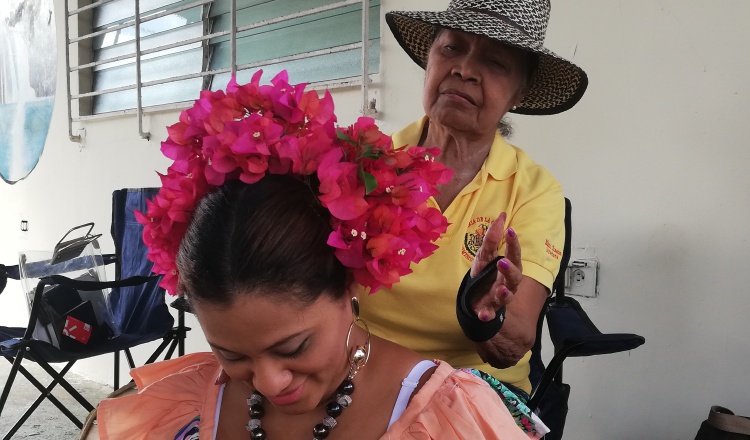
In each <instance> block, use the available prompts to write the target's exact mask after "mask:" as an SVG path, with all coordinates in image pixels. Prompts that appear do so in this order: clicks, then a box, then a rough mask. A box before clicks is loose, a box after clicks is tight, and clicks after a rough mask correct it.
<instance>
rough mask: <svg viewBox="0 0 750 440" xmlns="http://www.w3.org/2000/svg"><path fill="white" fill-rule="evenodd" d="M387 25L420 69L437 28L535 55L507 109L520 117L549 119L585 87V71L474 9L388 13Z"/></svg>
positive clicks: (574, 100)
mask: <svg viewBox="0 0 750 440" xmlns="http://www.w3.org/2000/svg"><path fill="white" fill-rule="evenodd" d="M385 21H386V23H388V26H389V27H390V29H391V32H392V33H393V36H394V37H396V41H398V43H399V44H400V45H401V47H402V48H403V49H404V51H405V52H406V53H407V54H408V55H409V57H411V59H412V60H414V62H415V63H417V64H418V65H419V66H420V67H422V68H425V67H426V65H427V54H428V53H429V50H430V46H431V45H432V41H433V38H434V36H435V28H436V27H444V28H448V29H453V30H458V31H463V32H469V33H472V34H476V35H483V36H486V37H488V38H490V39H492V40H496V41H499V42H501V43H504V44H508V45H510V46H515V47H518V48H520V49H523V50H527V51H530V52H533V53H535V54H537V55H538V56H539V65H538V67H537V71H536V73H535V74H534V76H533V77H532V79H531V81H530V83H529V87H528V90H527V91H526V95H525V96H524V98H523V101H521V103H520V104H519V105H518V106H517V107H516V109H515V110H511V112H513V113H518V114H522V115H553V114H557V113H562V112H564V111H566V110H568V109H570V108H571V107H573V106H574V105H575V104H576V103H577V102H578V101H579V100H580V99H581V97H582V96H583V93H584V92H585V91H586V87H587V86H588V77H587V76H586V72H584V71H583V69H581V68H580V67H578V66H576V65H575V64H573V63H571V62H570V61H568V60H566V59H564V58H562V57H560V56H558V55H556V54H555V53H553V52H552V51H550V50H548V49H547V48H545V47H544V46H543V43H542V42H541V41H538V40H535V39H533V38H531V37H529V36H528V35H527V34H526V33H524V32H523V31H522V30H520V28H517V27H516V26H514V25H513V24H512V23H511V22H509V21H505V20H502V19H500V18H498V17H495V16H493V15H488V14H483V13H481V12H478V11H476V10H460V9H454V10H447V11H434V12H432V11H392V12H388V13H386V14H385Z"/></svg>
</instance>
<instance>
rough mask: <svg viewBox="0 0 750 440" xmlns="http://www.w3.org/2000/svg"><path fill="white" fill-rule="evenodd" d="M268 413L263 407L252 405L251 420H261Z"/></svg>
mask: <svg viewBox="0 0 750 440" xmlns="http://www.w3.org/2000/svg"><path fill="white" fill-rule="evenodd" d="M265 413H266V412H265V411H264V410H263V405H260V404H258V405H251V406H250V418H251V419H259V418H261V417H263V414H265Z"/></svg>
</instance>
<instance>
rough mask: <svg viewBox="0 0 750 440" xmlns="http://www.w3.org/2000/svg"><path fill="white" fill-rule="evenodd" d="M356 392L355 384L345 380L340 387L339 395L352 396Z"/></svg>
mask: <svg viewBox="0 0 750 440" xmlns="http://www.w3.org/2000/svg"><path fill="white" fill-rule="evenodd" d="M353 392H354V384H353V383H352V381H351V380H345V381H343V382H341V385H339V394H347V395H351V394H352V393H353Z"/></svg>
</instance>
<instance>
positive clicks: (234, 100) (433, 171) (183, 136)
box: [136, 71, 452, 294]
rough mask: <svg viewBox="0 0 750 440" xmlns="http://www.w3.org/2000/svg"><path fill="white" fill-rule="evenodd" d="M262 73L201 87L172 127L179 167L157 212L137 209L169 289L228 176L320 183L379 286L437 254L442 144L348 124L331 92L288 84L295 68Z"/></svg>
mask: <svg viewBox="0 0 750 440" xmlns="http://www.w3.org/2000/svg"><path fill="white" fill-rule="evenodd" d="M261 76H262V71H257V72H255V73H254V74H253V76H252V79H251V81H250V82H249V83H247V84H243V85H240V84H238V83H237V81H236V79H235V77H232V79H231V80H230V81H229V84H228V85H227V88H226V91H224V90H218V91H210V90H204V91H202V92H201V93H200V97H199V99H197V100H196V101H195V103H194V105H193V106H192V107H191V108H189V109H187V110H185V111H183V112H181V113H180V118H179V121H178V122H177V123H175V124H173V125H171V126H169V127H167V133H168V137H167V139H166V140H165V141H164V142H162V145H161V150H162V153H163V154H164V155H165V156H166V157H168V158H169V159H172V161H173V163H172V164H171V165H170V166H169V168H168V169H167V172H166V174H160V175H159V176H160V179H161V182H162V187H161V189H160V190H159V193H158V194H157V195H156V196H155V197H154V198H153V199H152V200H149V201H147V202H146V212H145V213H143V212H136V220H137V221H138V222H139V223H141V224H142V225H143V241H144V243H145V244H146V246H148V248H149V251H148V258H149V260H151V261H152V262H153V263H154V266H153V272H154V273H157V274H162V275H163V278H162V280H161V286H162V287H164V288H165V289H166V290H167V291H168V292H169V293H171V294H177V293H179V292H177V290H176V289H177V286H178V284H179V283H178V282H179V272H178V271H177V266H176V264H175V258H176V255H177V252H178V250H179V246H180V242H181V241H182V238H183V237H184V235H185V232H186V230H187V227H188V225H189V223H190V220H191V217H192V214H193V211H194V210H195V208H196V206H197V204H198V202H199V201H200V199H201V198H202V197H204V196H205V195H206V194H208V193H209V192H211V191H213V190H214V189H215V188H217V187H219V186H221V185H223V184H225V183H226V182H229V181H234V180H240V181H242V182H245V183H248V184H252V183H255V182H257V181H258V180H260V179H262V178H263V177H264V176H265V175H267V174H291V175H294V176H298V177H299V178H300V179H301V180H303V181H305V182H310V183H313V182H318V183H319V185H318V186H317V187H312V188H311V190H312V191H314V192H316V193H317V195H318V200H319V201H320V203H321V205H322V206H324V207H326V208H327V209H328V210H329V212H330V214H331V219H330V226H331V233H330V234H329V236H328V245H329V246H331V247H332V248H333V249H334V254H335V255H336V258H337V259H338V260H339V261H340V262H341V264H343V265H344V266H345V267H347V268H349V270H351V271H352V273H353V275H354V278H355V280H357V282H359V283H361V284H362V285H363V286H366V287H368V288H369V289H370V293H374V292H377V291H378V290H379V289H380V288H381V287H388V288H390V287H391V286H392V285H393V283H396V282H398V280H399V279H400V277H402V276H403V275H406V274H408V273H411V268H410V265H411V264H412V263H415V262H418V261H419V260H421V259H423V258H426V257H427V256H429V255H431V254H432V253H433V252H434V251H435V249H436V248H437V246H436V245H435V244H434V241H436V240H437V239H439V238H440V236H441V234H443V233H444V232H445V231H446V228H447V226H448V223H447V221H446V219H445V217H443V215H442V214H441V213H440V211H439V210H437V209H435V208H430V207H428V206H427V203H426V201H427V199H428V198H429V197H430V195H435V194H436V193H437V190H436V188H435V186H436V185H439V184H444V183H447V182H448V181H449V180H450V178H451V175H452V174H451V173H452V172H451V171H450V170H448V169H447V168H446V167H445V166H444V165H443V164H442V163H440V162H437V161H435V160H434V157H435V156H436V155H438V154H440V150H439V149H436V148H433V149H428V148H422V147H408V146H405V147H404V148H399V149H393V147H392V145H391V139H390V137H388V136H387V135H385V134H383V133H382V132H381V131H380V129H379V128H378V127H377V125H376V123H375V120H373V119H372V118H366V117H361V118H359V119H357V121H356V122H355V123H354V124H352V125H350V126H348V127H344V128H337V127H336V125H335V124H336V120H337V119H336V115H335V113H334V105H333V98H332V97H331V95H330V93H329V92H328V91H327V90H326V91H325V92H324V93H323V95H322V96H321V95H319V94H318V93H317V92H315V91H305V87H306V85H305V84H304V83H302V84H296V85H292V84H289V77H288V75H287V73H286V72H285V71H281V72H279V73H278V74H277V75H276V76H274V78H273V79H271V81H270V84H261V83H260V80H261Z"/></svg>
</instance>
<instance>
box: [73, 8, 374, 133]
mask: <svg viewBox="0 0 750 440" xmlns="http://www.w3.org/2000/svg"><path fill="white" fill-rule="evenodd" d="M111 1H114V0H100V1H97V2H94V3H91V4H89V5H86V6H83V7H80V8H77V9H75V10H72V11H71V10H69V7H68V1H67V0H66V1H65V2H64V3H65V17H66V19H65V36H66V39H67V41H66V45H65V55H66V56H65V62H66V71H67V72H66V77H67V86H68V90H67V92H68V135H69V138H70V140H71V141H72V142H78V143H80V142H81V141H82V139H81V136H80V135H74V134H73V122H81V121H86V120H93V119H100V118H103V117H111V116H112V115H128V114H133V113H135V114H136V115H137V118H138V132H139V134H140V136H141V137H142V138H144V139H146V140H148V139H149V138H150V133H148V132H144V131H143V113H144V111H143V110H144V109H143V105H142V104H143V103H142V90H143V88H144V87H149V86H154V85H159V84H165V83H170V82H175V81H180V80H185V79H192V78H197V77H203V78H206V79H207V80H206V81H204V86H205V87H206V88H208V87H210V83H211V81H210V78H212V77H213V76H215V75H218V74H222V73H227V72H231V74H233V75H234V74H235V73H236V72H238V71H242V70H247V69H252V68H255V67H259V66H263V65H268V64H275V63H281V62H286V61H293V60H298V59H304V58H311V57H315V56H319V55H324V54H330V53H336V52H341V51H346V50H351V49H356V48H361V49H362V51H361V54H362V63H361V64H362V72H361V78H344V79H339V80H332V81H323V82H319V83H314V84H310V87H311V88H313V89H320V88H325V87H331V88H333V87H348V86H355V85H359V86H360V87H361V93H362V114H363V115H365V116H377V110H376V108H375V104H376V103H375V100H374V99H373V100H372V101H370V99H369V85H370V81H371V80H370V77H369V48H370V41H369V33H370V20H369V12H370V1H369V0H345V1H341V2H337V3H332V4H330V5H325V6H320V7H317V8H313V9H308V10H305V11H299V12H296V13H293V14H287V15H285V16H281V17H276V18H272V19H268V20H263V21H260V22H256V23H252V24H249V25H245V26H241V27H239V28H238V27H237V3H236V0H230V20H231V25H230V30H228V31H220V32H210V31H211V29H210V28H211V25H210V20H209V19H208V8H210V6H211V5H212V4H213V2H214V1H215V0H199V1H196V2H192V3H189V4H186V5H183V6H180V7H178V8H175V9H170V10H167V11H163V12H160V13H156V14H152V15H149V16H148V17H143V18H141V16H140V6H139V2H138V1H137V0H135V1H134V4H135V16H134V21H133V22H131V23H127V24H122V25H118V26H114V27H111V28H107V29H105V30H101V31H97V32H92V33H89V34H85V35H82V36H79V37H74V38H71V37H70V26H69V19H70V17H74V16H76V15H77V14H80V13H81V12H84V11H87V10H90V9H93V8H96V7H98V6H101V5H104V4H106V3H109V2H111ZM358 3H360V4H361V5H362V41H361V42H358V43H352V44H347V45H342V46H337V47H332V48H328V49H321V50H317V51H310V52H305V53H301V54H296V55H290V56H285V57H279V58H274V59H269V60H263V61H258V62H254V63H248V64H243V65H240V66H238V65H237V33H238V32H244V31H247V30H251V29H255V28H259V27H262V26H268V25H271V24H275V23H279V22H284V21H287V20H292V19H295V18H301V17H305V16H309V15H313V14H317V13H320V12H325V11H329V10H333V9H337V8H342V7H345V6H350V5H354V4H358ZM198 6H203V7H204V8H206V9H205V10H204V15H203V17H204V21H205V24H204V29H205V30H206V32H209V33H208V34H206V35H203V36H201V37H196V38H191V39H188V40H183V41H179V42H176V43H170V44H166V45H161V46H157V47H153V48H151V49H147V50H144V51H141V49H140V43H141V38H140V25H141V24H142V23H145V22H147V21H151V20H155V19H158V18H161V17H164V16H167V15H170V14H173V13H175V12H179V11H184V10H187V9H190V8H194V7H198ZM133 26H134V27H135V29H134V30H135V46H136V48H135V52H134V53H133V54H126V55H121V56H116V57H112V58H107V59H103V60H99V61H95V62H90V63H85V64H81V65H76V66H71V65H70V45H71V44H73V43H78V42H81V41H84V40H88V39H91V38H94V37H97V36H100V35H103V34H106V33H109V32H113V31H117V30H121V29H125V28H129V27H133ZM226 35H229V37H230V53H231V55H230V56H231V59H230V67H229V68H223V69H214V70H206V69H207V67H208V62H209V61H210V53H209V52H208V51H207V50H206V53H205V54H204V65H203V66H202V69H201V70H202V71H201V72H198V73H193V74H187V75H181V76H175V77H170V78H165V79H161V80H155V81H148V82H145V83H144V82H142V81H141V58H142V57H143V56H145V55H149V54H152V53H157V52H161V51H164V50H168V49H173V48H176V47H180V46H185V45H188V44H194V43H198V42H200V43H202V45H203V46H204V49H206V48H207V47H208V44H207V42H208V41H209V40H210V39H212V38H217V37H222V36H226ZM131 58H135V64H136V83H135V84H131V85H127V86H122V87H116V88H111V89H105V90H96V91H92V92H87V93H77V94H73V93H72V91H71V73H73V72H76V71H79V70H81V69H85V68H91V67H95V66H99V65H103V64H108V63H112V62H116V61H121V60H127V59H131ZM133 89H136V90H137V91H136V95H137V107H136V109H134V110H132V109H131V110H122V111H116V112H109V113H105V114H101V115H86V116H81V115H79V116H78V117H76V118H74V117H73V116H72V101H73V100H74V99H75V100H79V99H83V98H89V97H94V96H100V95H104V94H108V93H115V92H120V91H125V90H133ZM189 102H191V101H190V100H186V101H183V102H182V103H175V104H178V105H175V104H165V105H160V106H154V108H155V109H156V108H159V109H171V108H179V107H183V106H184V105H185V104H184V103H189Z"/></svg>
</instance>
